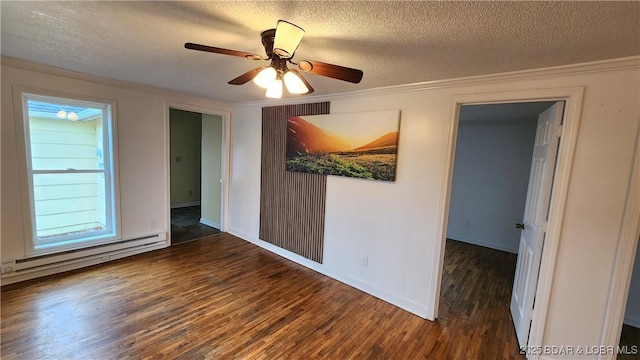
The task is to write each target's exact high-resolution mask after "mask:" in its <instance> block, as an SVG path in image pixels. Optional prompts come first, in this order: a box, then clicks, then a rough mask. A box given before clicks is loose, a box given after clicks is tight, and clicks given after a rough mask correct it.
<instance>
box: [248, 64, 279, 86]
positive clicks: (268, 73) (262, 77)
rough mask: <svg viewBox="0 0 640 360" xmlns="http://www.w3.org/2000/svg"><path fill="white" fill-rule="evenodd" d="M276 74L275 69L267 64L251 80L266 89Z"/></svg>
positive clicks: (274, 79)
mask: <svg viewBox="0 0 640 360" xmlns="http://www.w3.org/2000/svg"><path fill="white" fill-rule="evenodd" d="M277 76H278V72H277V71H276V69H274V68H272V67H271V66H267V67H265V68H264V69H262V70H260V72H259V73H258V75H256V77H255V78H253V82H254V83H255V84H256V85H258V86H260V87H261V88H263V89H268V88H269V87H270V86H271V84H273V82H274V81H276V78H277Z"/></svg>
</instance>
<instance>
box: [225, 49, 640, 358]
mask: <svg viewBox="0 0 640 360" xmlns="http://www.w3.org/2000/svg"><path fill="white" fill-rule="evenodd" d="M610 66H613V65H610ZM623 66H628V62H627V63H625V65H621V68H620V69H618V70H611V71H603V69H602V66H600V65H598V66H595V67H590V66H585V67H582V68H575V69H572V68H568V67H565V68H562V69H560V70H554V71H549V72H540V73H539V75H538V74H536V73H535V72H527V73H523V74H517V75H501V76H496V77H487V78H486V80H483V79H478V78H475V79H469V80H468V82H467V83H465V80H452V81H449V82H436V83H432V84H425V85H416V86H408V87H406V88H404V87H396V88H390V89H380V90H377V91H363V92H361V93H356V94H347V95H344V94H343V95H339V96H334V97H316V98H314V97H308V98H305V99H304V101H305V102H314V101H321V100H330V101H331V112H332V113H347V112H359V111H375V110H390V109H400V110H401V111H402V115H401V126H400V140H399V149H398V151H399V153H398V168H397V170H398V173H397V180H396V182H393V183H388V182H380V181H365V180H358V179H351V178H344V177H335V176H329V177H328V179H327V203H326V223H325V242H324V264H321V265H317V264H315V263H313V262H311V261H307V260H306V259H303V258H301V257H299V256H296V255H295V254H291V253H289V252H287V251H285V250H282V249H279V248H276V247H274V246H272V245H270V244H268V243H266V242H264V241H261V240H259V239H258V225H259V200H260V142H261V135H260V134H261V129H260V123H261V122H260V119H261V107H262V106H271V105H276V104H277V103H276V102H264V103H258V104H244V105H237V106H234V107H233V119H232V124H231V126H232V128H231V134H232V159H233V161H232V171H231V174H232V178H231V194H230V217H229V231H230V232H231V233H233V234H236V235H238V236H240V237H243V238H245V239H247V240H249V241H252V242H254V243H256V244H259V245H260V246H263V247H265V248H267V249H270V250H272V251H274V252H277V253H279V254H282V255H283V256H286V257H288V258H290V259H294V260H296V261H298V262H299V263H301V264H304V265H306V266H309V267H311V268H314V269H316V270H317V271H320V272H322V273H325V274H328V275H330V276H333V277H335V278H337V279H340V280H342V281H344V282H346V283H348V284H351V285H353V286H356V287H358V288H360V289H363V290H365V291H368V292H369V293H371V294H373V295H375V296H378V297H380V298H383V299H385V300H387V301H389V302H392V303H394V304H396V305H399V306H401V307H404V308H405V309H408V310H410V311H413V312H415V313H417V314H420V315H422V316H425V315H426V314H428V313H429V312H430V310H432V309H430V308H429V303H430V302H429V299H430V298H432V297H433V296H434V294H432V293H431V290H430V289H431V288H432V287H433V286H434V284H432V283H431V279H432V277H433V276H434V274H437V273H438V271H439V269H438V268H437V265H436V264H437V258H438V256H439V254H435V253H434V249H435V248H436V244H437V242H438V241H440V239H439V237H440V235H439V231H438V226H439V224H438V215H439V214H438V211H439V210H438V209H439V207H438V204H439V202H440V201H441V197H443V196H446V194H442V193H441V189H442V188H443V187H444V182H445V181H446V179H447V178H448V176H447V174H445V173H444V170H443V169H444V168H445V163H444V162H445V153H446V150H447V148H446V138H447V136H448V132H447V131H448V129H447V124H448V121H449V120H450V119H451V118H452V116H453V114H452V111H453V109H452V108H451V103H452V97H453V96H456V95H467V94H478V93H495V92H513V91H519V90H533V89H541V88H542V89H544V88H565V87H585V88H586V89H585V93H584V94H585V95H584V99H583V101H584V103H583V107H582V116H581V123H580V129H579V134H578V139H577V144H576V149H575V158H574V162H573V167H572V172H571V177H570V183H569V189H568V198H567V203H566V209H565V213H564V223H563V224H562V235H561V239H560V247H559V252H558V257H557V260H558V261H557V265H556V271H555V275H554V277H553V283H552V290H551V299H550V304H549V313H548V314H549V316H548V319H547V323H546V328H545V336H544V340H543V342H544V343H545V344H549V345H575V346H577V345H586V344H594V345H598V344H600V338H601V332H602V324H603V321H604V314H605V311H606V305H607V297H608V293H609V284H610V282H611V281H610V280H611V278H610V277H611V274H612V268H613V266H614V257H615V249H616V242H617V239H618V235H619V230H620V223H621V219H622V216H623V211H624V206H625V199H626V197H627V191H628V185H629V177H630V169H631V164H632V157H633V154H634V146H635V141H636V137H637V134H638V129H639V124H638V121H639V118H640V110H639V109H638V99H639V98H640V91H639V87H640V86H639V82H640V76H638V75H639V73H638V64H637V61H636V62H634V65H633V66H632V67H631V68H629V67H623ZM582 69H584V71H585V72H584V73H580V71H581V70H582ZM590 69H594V71H590ZM365 79H366V78H365ZM310 81H311V79H310ZM404 90H406V91H404ZM544 100H549V99H544ZM298 102H302V101H298ZM282 103H287V102H282ZM363 256H368V258H369V262H368V266H366V267H364V266H362V265H360V264H361V257H363Z"/></svg>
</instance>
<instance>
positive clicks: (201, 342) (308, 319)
mask: <svg viewBox="0 0 640 360" xmlns="http://www.w3.org/2000/svg"><path fill="white" fill-rule="evenodd" d="M485 250H487V251H488V252H487V251H485ZM465 253H466V254H465ZM496 253H497V254H496ZM478 254H479V255H478ZM476 255H478V256H480V258H476V259H472V258H473V257H474V256H476ZM514 266H515V256H514V255H512V254H507V253H502V252H497V251H493V250H488V249H483V248H480V247H477V246H473V245H466V244H462V243H458V242H451V241H450V242H448V244H447V255H446V265H445V276H444V279H443V286H442V289H443V299H442V301H441V317H440V319H439V320H438V321H436V322H431V321H428V320H424V319H421V318H419V317H417V316H415V315H412V314H410V313H408V312H406V311H404V310H401V309H399V308H397V307H395V306H392V305H390V304H388V303H386V302H384V301H382V300H379V299H377V298H375V297H372V296H370V295H367V294H365V293H363V292H361V291H359V290H356V289H353V288H351V287H349V286H347V285H344V284H342V283H340V282H338V281H335V280H332V279H330V278H328V277H325V276H323V275H320V274H318V273H316V272H314V271H312V270H309V269H306V268H304V267H302V266H299V265H297V264H295V263H292V262H290V261H288V260H286V259H283V258H281V257H279V256H277V255H274V254H272V253H270V252H268V251H266V250H263V249H260V248H258V247H256V246H254V245H252V244H250V243H247V242H245V241H243V240H240V239H238V238H235V237H233V236H231V235H227V234H222V235H217V236H215V237H211V238H205V239H201V240H196V241H192V242H187V243H184V244H180V245H177V246H172V247H170V248H167V249H162V250H158V251H154V252H151V253H147V254H142V255H137V256H134V257H130V258H126V259H121V260H117V261H114V262H111V263H106V264H102V265H98V266H94V267H91V268H87V269H81V270H76V271H73V272H69V273H66V274H61V275H56V276H52V277H48V278H44V279H41V280H35V281H31V282H25V283H21V284H13V285H9V286H6V287H3V289H2V294H1V296H2V299H1V302H2V309H1V314H2V325H1V334H0V335H1V356H2V359H30V360H31V359H126V358H129V359H143V358H168V359H173V358H181V359H320V358H322V359H521V358H523V357H522V356H521V355H519V354H518V347H517V345H516V344H517V341H516V338H515V332H514V330H513V325H511V318H510V317H509V312H508V305H509V294H510V291H511V290H510V289H511V281H512V280H511V279H512V278H513V268H514Z"/></svg>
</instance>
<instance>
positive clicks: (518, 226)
mask: <svg viewBox="0 0 640 360" xmlns="http://www.w3.org/2000/svg"><path fill="white" fill-rule="evenodd" d="M516 229H522V230H524V224H523V223H516Z"/></svg>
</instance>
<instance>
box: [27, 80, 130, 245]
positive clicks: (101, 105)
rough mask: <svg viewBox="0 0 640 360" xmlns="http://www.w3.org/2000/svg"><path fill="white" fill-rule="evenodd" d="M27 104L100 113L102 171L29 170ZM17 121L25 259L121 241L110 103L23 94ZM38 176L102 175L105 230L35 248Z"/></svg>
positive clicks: (115, 152) (50, 93) (45, 94)
mask: <svg viewBox="0 0 640 360" xmlns="http://www.w3.org/2000/svg"><path fill="white" fill-rule="evenodd" d="M27 100H35V101H44V102H47V101H54V102H56V103H62V104H65V105H69V106H84V107H92V108H98V109H101V110H102V127H103V131H102V133H103V139H102V143H103V146H102V151H103V160H104V167H103V169H90V170H80V169H65V170H63V169H60V170H33V169H32V159H31V139H30V133H31V131H30V126H29V109H28V102H27ZM20 102H21V110H22V114H21V116H20V117H21V118H22V119H21V120H20V123H21V125H22V131H23V135H24V137H23V139H24V143H23V145H24V147H23V149H24V165H25V170H26V174H25V175H26V179H25V180H26V183H27V189H26V190H27V195H28V196H27V198H28V199H27V200H28V210H29V211H28V215H29V221H28V222H27V224H26V225H25V227H27V226H28V227H29V228H28V229H25V230H27V231H26V234H25V235H26V242H25V245H26V246H25V250H26V254H27V256H37V255H45V254H51V253H59V252H63V251H68V250H75V249H82V248H87V247H92V246H96V245H102V244H108V243H114V242H118V241H120V240H121V225H120V224H121V221H120V207H119V204H120V201H119V186H118V171H117V165H118V161H117V156H116V154H117V151H116V149H117V147H116V135H117V131H116V119H115V114H116V111H115V110H116V104H115V102H114V101H108V100H104V99H94V98H86V97H82V96H77V95H69V94H57V93H53V92H46V91H24V92H20ZM38 174H104V176H105V201H106V204H105V205H106V212H107V219H108V220H107V224H106V229H104V230H100V231H95V232H92V233H90V234H88V235H87V236H78V235H67V236H58V237H55V238H53V239H52V240H54V239H55V241H51V243H48V244H38V240H37V232H36V221H35V219H36V215H35V201H34V199H35V196H34V181H33V179H34V175H38Z"/></svg>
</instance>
